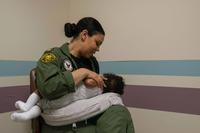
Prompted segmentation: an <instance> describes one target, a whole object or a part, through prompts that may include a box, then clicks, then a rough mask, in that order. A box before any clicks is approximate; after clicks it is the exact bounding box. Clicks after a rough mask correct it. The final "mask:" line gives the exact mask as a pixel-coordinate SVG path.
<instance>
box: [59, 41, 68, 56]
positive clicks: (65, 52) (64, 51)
mask: <svg viewBox="0 0 200 133" xmlns="http://www.w3.org/2000/svg"><path fill="white" fill-rule="evenodd" d="M68 45H69V43H64V44H63V45H62V46H61V47H60V49H61V51H62V52H63V53H64V54H65V55H67V56H70V54H69V47H68Z"/></svg>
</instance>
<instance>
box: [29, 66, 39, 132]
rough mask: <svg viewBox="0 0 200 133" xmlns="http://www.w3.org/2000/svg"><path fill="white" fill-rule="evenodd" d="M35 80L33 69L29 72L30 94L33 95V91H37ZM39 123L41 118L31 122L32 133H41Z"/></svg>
mask: <svg viewBox="0 0 200 133" xmlns="http://www.w3.org/2000/svg"><path fill="white" fill-rule="evenodd" d="M35 80H36V71H35V68H34V69H32V70H31V72H30V89H31V90H30V92H31V93H33V92H34V91H35V90H37V86H36V83H35ZM40 122H41V117H38V118H35V119H33V120H32V122H31V126H32V130H33V132H32V133H41V128H40Z"/></svg>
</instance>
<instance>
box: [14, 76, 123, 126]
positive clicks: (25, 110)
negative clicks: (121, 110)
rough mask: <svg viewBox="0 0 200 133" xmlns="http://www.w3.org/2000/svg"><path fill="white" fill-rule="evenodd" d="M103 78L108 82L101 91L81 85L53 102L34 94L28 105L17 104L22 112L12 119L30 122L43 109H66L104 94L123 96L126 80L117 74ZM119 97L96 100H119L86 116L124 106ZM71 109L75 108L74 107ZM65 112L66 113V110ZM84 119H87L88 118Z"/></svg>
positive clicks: (111, 101)
mask: <svg viewBox="0 0 200 133" xmlns="http://www.w3.org/2000/svg"><path fill="white" fill-rule="evenodd" d="M103 76H104V77H105V78H106V80H104V82H105V86H104V88H103V90H101V89H100V88H98V87H93V88H88V87H86V85H84V84H81V85H79V86H78V87H77V88H76V91H75V92H74V93H70V94H66V95H64V96H63V97H61V98H59V99H56V100H51V101H50V100H47V99H41V100H40V96H39V94H38V92H34V93H32V94H31V95H30V96H29V98H28V100H27V101H26V103H24V102H22V101H17V102H16V103H15V106H16V108H18V109H20V110H21V112H14V113H12V114H11V119H12V120H14V121H26V120H30V119H33V118H35V117H37V116H39V115H40V114H41V109H42V110H44V111H45V110H52V109H55V110H56V109H60V108H62V107H65V106H67V105H69V104H71V103H72V102H75V101H77V100H81V99H88V98H91V97H94V96H97V95H100V94H102V93H108V92H113V93H117V94H119V95H122V94H123V89H124V80H123V78H122V77H121V76H118V75H115V74H110V73H106V74H103ZM87 82H90V79H89V80H87V81H85V84H87ZM119 95H114V94H109V95H106V96H102V97H99V98H97V99H96V100H99V101H101V98H103V99H104V101H105V100H109V98H107V97H109V96H110V97H117V98H114V100H109V102H110V104H108V105H107V106H103V108H101V109H100V110H99V108H98V109H97V110H96V112H97V113H92V114H91V113H90V112H89V113H87V112H86V114H89V116H91V115H96V114H98V113H100V112H102V111H104V110H105V109H107V108H108V107H109V106H111V105H116V104H119V105H123V104H122V101H121V99H120V98H119ZM106 98H107V99H106ZM93 99H94V100H93V101H94V102H93V105H94V103H95V98H93ZM90 101H91V100H90ZM38 102H39V103H38ZM37 103H38V104H37ZM36 104H37V105H36ZM76 104H78V103H76ZM82 106H84V105H82ZM86 106H87V105H86ZM89 106H90V107H91V105H89ZM71 107H74V105H72V106H71ZM95 107H97V106H95ZM77 108H78V107H77ZM93 109H94V107H93ZM54 112H55V111H54ZM65 112H66V110H65ZM79 112H81V111H79ZM71 115H72V114H71ZM84 115H85V114H83V116H84ZM43 116H44V117H45V115H43ZM46 116H47V115H46ZM71 118H72V116H71ZM75 118H76V117H74V118H73V120H72V121H73V122H75ZM84 118H86V116H85V117H84ZM79 119H81V118H79ZM68 123H69V120H68ZM68 123H67V124H68Z"/></svg>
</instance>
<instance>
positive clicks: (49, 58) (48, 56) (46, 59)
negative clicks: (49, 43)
mask: <svg viewBox="0 0 200 133" xmlns="http://www.w3.org/2000/svg"><path fill="white" fill-rule="evenodd" d="M40 60H41V61H42V62H44V63H48V62H52V61H54V60H56V56H55V55H54V54H53V53H45V54H43V55H42V57H41V58H40Z"/></svg>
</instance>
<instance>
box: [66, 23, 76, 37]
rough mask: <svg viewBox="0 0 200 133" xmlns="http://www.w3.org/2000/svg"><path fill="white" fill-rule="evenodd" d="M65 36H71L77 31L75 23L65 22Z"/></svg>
mask: <svg viewBox="0 0 200 133" xmlns="http://www.w3.org/2000/svg"><path fill="white" fill-rule="evenodd" d="M64 28H65V36H67V37H73V36H74V35H76V33H77V26H76V24H75V23H72V24H71V23H66V24H65V27H64Z"/></svg>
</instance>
